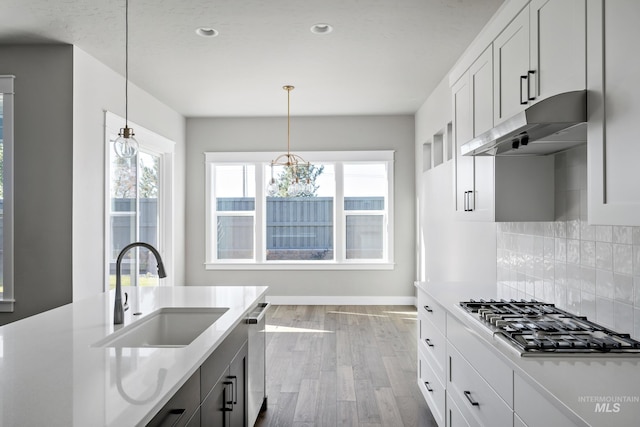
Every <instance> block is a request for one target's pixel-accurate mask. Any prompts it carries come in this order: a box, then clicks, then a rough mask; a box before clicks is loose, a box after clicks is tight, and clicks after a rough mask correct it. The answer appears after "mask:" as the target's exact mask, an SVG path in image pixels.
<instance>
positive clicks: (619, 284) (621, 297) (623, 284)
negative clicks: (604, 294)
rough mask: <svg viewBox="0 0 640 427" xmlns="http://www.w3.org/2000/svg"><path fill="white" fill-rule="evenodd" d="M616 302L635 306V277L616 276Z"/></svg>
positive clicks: (614, 276) (614, 278)
mask: <svg viewBox="0 0 640 427" xmlns="http://www.w3.org/2000/svg"><path fill="white" fill-rule="evenodd" d="M613 283H614V286H615V291H614V294H615V300H616V301H620V302H623V303H625V304H633V277H631V276H627V275H625V274H614V275H613Z"/></svg>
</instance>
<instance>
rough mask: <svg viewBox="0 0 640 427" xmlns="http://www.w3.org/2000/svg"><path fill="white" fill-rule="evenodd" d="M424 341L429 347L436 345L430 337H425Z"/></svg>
mask: <svg viewBox="0 0 640 427" xmlns="http://www.w3.org/2000/svg"><path fill="white" fill-rule="evenodd" d="M424 342H426V343H427V345H428V346H429V347H434V345H433V344H431V340H430V339H429V338H425V339H424Z"/></svg>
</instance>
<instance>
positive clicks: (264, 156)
mask: <svg viewBox="0 0 640 427" xmlns="http://www.w3.org/2000/svg"><path fill="white" fill-rule="evenodd" d="M394 153H395V152H394V151H393V150H371V151H306V152H296V154H298V155H300V156H302V157H303V158H304V159H305V160H307V161H309V162H311V163H312V164H313V163H316V164H333V165H334V168H335V178H336V181H335V185H336V187H335V195H334V203H333V205H334V206H333V220H334V225H333V228H334V230H333V233H334V234H333V236H334V237H333V241H334V248H333V250H334V259H333V260H322V261H320V260H315V261H304V260H301V261H297V260H287V261H277V260H270V261H267V260H266V257H265V251H266V246H265V239H266V228H267V227H266V218H265V215H266V202H267V199H266V182H267V179H268V176H266V175H267V172H266V171H267V168H266V167H268V166H269V164H270V163H271V160H272V159H274V158H275V157H277V156H278V155H279V154H282V153H278V152H205V153H204V154H205V259H204V265H205V269H206V270H241V269H245V270H393V269H394V266H395V263H394V258H393V253H394V251H393V247H394V238H393V234H394V194H393V193H394V172H393V165H394ZM373 162H380V163H385V164H386V167H387V188H388V191H387V195H386V197H385V200H386V229H385V231H386V232H385V233H384V234H383V241H384V251H383V252H384V254H385V255H386V257H383V259H355V260H352V259H346V215H347V214H348V213H349V212H350V211H347V210H345V209H344V191H343V188H344V180H343V168H342V165H343V164H345V163H346V164H353V163H373ZM219 164H236V165H240V164H255V166H256V174H255V179H256V183H255V185H256V194H255V198H256V200H255V211H254V218H255V223H254V245H255V246H254V258H253V259H232V260H229V259H223V260H217V259H216V258H215V257H216V244H217V241H216V239H217V233H216V232H214V231H215V230H217V220H216V218H217V215H216V208H215V203H216V200H215V197H214V194H213V192H214V187H213V185H214V184H213V178H214V177H213V168H214V166H215V165H219ZM358 212H360V211H358ZM377 212H380V211H369V212H368V213H369V214H372V213H377Z"/></svg>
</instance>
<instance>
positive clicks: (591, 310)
mask: <svg viewBox="0 0 640 427" xmlns="http://www.w3.org/2000/svg"><path fill="white" fill-rule="evenodd" d="M580 297H581V299H580V315H581V316H587V318H589V319H595V318H596V296H595V294H592V293H590V292H584V291H583V292H582V294H581V296H580Z"/></svg>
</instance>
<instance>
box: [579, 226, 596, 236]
mask: <svg viewBox="0 0 640 427" xmlns="http://www.w3.org/2000/svg"><path fill="white" fill-rule="evenodd" d="M580 239H581V240H596V227H595V226H594V225H589V223H588V222H587V221H580Z"/></svg>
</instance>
